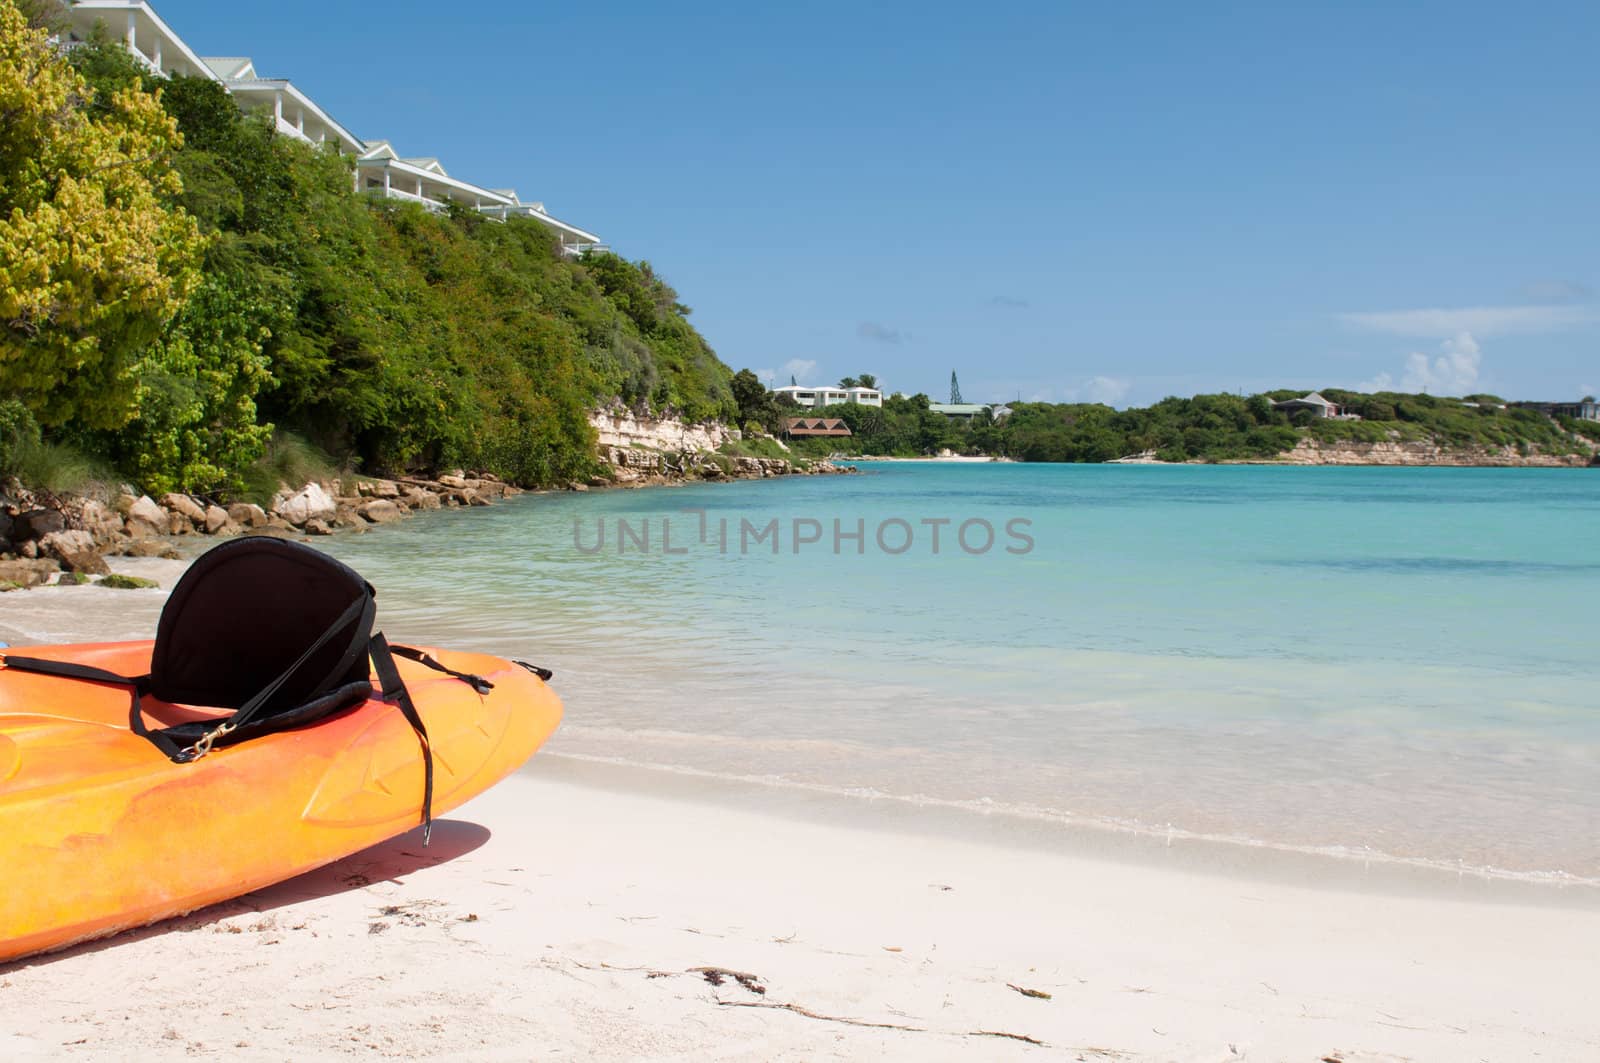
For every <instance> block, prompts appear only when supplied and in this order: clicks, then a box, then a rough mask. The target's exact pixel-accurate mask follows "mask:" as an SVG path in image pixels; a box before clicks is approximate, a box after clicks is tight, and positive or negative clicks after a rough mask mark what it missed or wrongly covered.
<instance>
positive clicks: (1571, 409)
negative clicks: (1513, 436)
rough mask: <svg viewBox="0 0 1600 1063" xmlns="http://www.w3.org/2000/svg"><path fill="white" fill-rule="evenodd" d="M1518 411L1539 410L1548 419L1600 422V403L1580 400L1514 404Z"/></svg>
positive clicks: (1591, 400) (1592, 400)
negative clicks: (1558, 418)
mask: <svg viewBox="0 0 1600 1063" xmlns="http://www.w3.org/2000/svg"><path fill="white" fill-rule="evenodd" d="M1511 405H1512V407H1513V408H1514V409H1518V410H1538V411H1539V412H1540V413H1542V414H1544V415H1545V416H1546V417H1571V418H1573V419H1574V420H1578V421H1600V402H1596V401H1595V400H1594V399H1580V400H1578V401H1577V402H1513V403H1512V404H1511Z"/></svg>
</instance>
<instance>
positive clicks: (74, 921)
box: [0, 642, 561, 962]
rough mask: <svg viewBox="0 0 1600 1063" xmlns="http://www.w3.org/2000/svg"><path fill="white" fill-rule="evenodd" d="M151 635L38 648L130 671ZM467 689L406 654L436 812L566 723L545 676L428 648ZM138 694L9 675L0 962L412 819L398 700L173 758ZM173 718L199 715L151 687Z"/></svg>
mask: <svg viewBox="0 0 1600 1063" xmlns="http://www.w3.org/2000/svg"><path fill="white" fill-rule="evenodd" d="M151 646H152V644H151V643H148V642H137V643H114V644H102V645H81V646H56V647H28V649H27V650H25V651H19V652H23V653H26V655H27V656H30V657H49V658H54V659H57V660H70V661H76V662H78V663H81V664H87V665H93V666H95V667H99V668H104V669H108V670H110V671H114V672H118V673H120V674H122V675H129V676H134V675H142V674H144V673H145V672H146V671H148V670H149V663H150V650H151ZM430 652H432V653H433V655H434V656H435V657H437V658H438V659H439V660H440V661H442V662H443V663H444V664H446V665H448V666H450V667H452V668H455V669H457V670H459V671H463V672H471V673H474V674H477V675H481V676H483V677H484V678H486V679H488V680H489V681H490V682H492V683H494V689H493V690H492V691H490V692H489V693H488V694H486V695H479V694H478V693H476V692H475V691H474V690H473V689H472V688H471V687H469V686H468V685H467V684H465V683H463V682H460V681H459V680H456V679H453V678H450V677H448V676H445V675H443V674H441V673H439V672H437V671H434V670H432V669H429V668H426V667H424V666H423V665H420V664H416V663H414V662H412V661H409V660H404V659H400V660H398V662H397V663H398V664H399V666H400V672H401V675H402V677H403V678H404V679H405V681H406V686H407V687H408V688H409V689H410V691H411V696H412V699H413V700H414V701H415V702H416V705H417V709H418V711H419V712H420V713H421V715H422V718H423V721H424V722H425V723H426V725H427V728H428V735H429V738H430V741H431V745H432V747H433V753H434V769H435V776H434V798H433V809H434V813H435V815H438V814H442V813H444V812H446V811H448V810H450V809H452V808H455V807H456V806H458V805H460V804H461V803H462V802H464V801H466V800H467V799H468V798H470V797H473V796H475V795H476V794H479V793H481V792H482V791H484V790H486V789H487V788H489V787H490V786H492V785H494V784H495V783H496V782H498V781H499V780H500V779H502V778H504V777H505V776H506V775H508V774H510V773H511V772H513V771H515V770H516V769H517V768H518V767H519V766H520V765H522V764H523V763H524V762H525V761H526V760H527V759H528V758H529V757H530V756H532V755H533V752H534V751H535V750H536V749H538V748H539V746H540V745H541V744H542V743H543V742H544V741H545V739H547V738H548V737H549V736H550V734H551V732H552V731H554V730H555V728H556V725H557V723H559V722H560V719H561V702H560V700H559V699H558V698H557V697H556V696H555V694H554V693H553V692H552V691H551V690H550V689H549V688H548V687H547V686H545V684H544V683H543V682H541V681H540V680H539V679H538V677H536V676H534V675H533V674H531V673H529V672H528V671H526V670H525V669H523V668H520V667H518V666H516V665H513V664H512V663H510V662H509V661H505V660H501V659H500V658H497V657H489V656H484V655H481V654H470V653H452V652H449V651H443V650H433V651H430ZM129 706H130V698H129V692H128V690H127V689H126V688H123V687H117V686H110V685H105V684H100V683H89V682H83V681H79V680H69V679H61V678H56V677H53V676H45V675H39V674H35V673H26V672H20V671H11V670H9V669H0V962H4V961H6V960H12V959H16V958H18V957H21V956H26V955H29V954H32V953H35V952H42V951H47V950H50V949H58V948H63V947H65V946H68V945H72V944H76V943H78V942H80V941H85V940H88V939H91V938H96V937H101V936H103V935H106V934H112V933H116V932H117V931H119V930H125V929H128V928H130V927H135V926H143V925H145V924H147V923H152V922H155V921H157V920H160V919H165V918H168V917H169V916H174V915H180V914H183V913H185V912H191V911H194V910H195V909H197V908H201V907H204V906H205V905H208V904H213V903H216V902H217V901H222V900H226V899H228V898H230V897H237V896H239V895H240V894H243V893H247V892H249V891H250V890H253V889H259V888H260V887H262V886H266V885H270V884H271V883H274V882H279V881H282V880H283V879H286V878H289V877H291V876H294V875H297V874H300V873H301V872H304V871H309V870H311V869H313V868H316V867H320V866H322V865H324V864H327V863H331V862H332V861H334V860H338V859H339V858H341V857H344V856H348V855H349V854H351V853H354V852H358V851H360V850H361V849H364V848H366V847H367V846H369V845H374V844H376V843H378V842H381V841H384V840H386V839H388V838H392V837H394V836H395V835H397V834H400V833H403V832H404V831H407V830H409V829H411V828H412V827H415V826H416V825H417V824H418V822H419V818H420V815H421V804H422V784H423V762H422V750H421V746H420V745H419V743H418V741H417V736H416V734H415V733H414V732H413V731H412V729H411V726H410V725H409V724H408V723H407V722H406V720H405V717H404V716H403V715H402V714H401V713H400V711H399V709H398V708H397V707H396V706H394V705H393V704H387V703H384V702H382V701H380V700H378V699H377V697H376V695H374V697H373V698H372V699H369V700H368V701H367V702H365V703H364V704H362V705H359V706H357V707H355V708H352V709H349V710H347V711H345V712H342V713H340V714H338V715H337V716H334V717H330V718H328V719H326V720H323V721H322V722H319V723H317V724H314V725H312V726H309V727H305V728H302V729H300V730H295V731H284V732H280V733H277V734H272V735H268V736H265V737H262V738H257V739H254V740H252V741H248V742H244V743H242V744H240V745H236V746H232V747H229V748H225V749H217V750H215V751H213V752H212V753H211V754H210V755H208V756H206V757H204V758H203V759H201V760H198V761H195V762H193V763H190V764H174V763H172V762H171V761H169V760H168V759H167V758H166V757H165V756H163V755H162V754H161V753H160V752H159V751H158V750H157V749H156V748H155V747H154V746H153V745H151V744H150V743H149V742H148V741H147V740H145V739H143V738H140V737H139V736H137V735H135V734H134V733H133V732H132V731H131V730H130V728H129V719H128V716H129ZM145 707H146V722H147V723H148V724H149V725H150V726H152V727H159V726H163V725H169V724H172V723H176V722H179V721H181V720H185V719H195V718H198V717H200V716H202V715H209V714H208V713H201V712H199V711H196V710H193V709H186V708H184V707H182V706H169V705H164V704H163V703H160V702H154V701H152V700H151V699H149V698H146V706H145Z"/></svg>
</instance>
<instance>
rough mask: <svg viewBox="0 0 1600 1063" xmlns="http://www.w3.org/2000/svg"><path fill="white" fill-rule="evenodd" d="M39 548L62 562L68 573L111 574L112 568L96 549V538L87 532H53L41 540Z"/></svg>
mask: <svg viewBox="0 0 1600 1063" xmlns="http://www.w3.org/2000/svg"><path fill="white" fill-rule="evenodd" d="M39 548H40V549H41V550H43V551H44V552H45V554H46V555H48V556H49V557H53V558H55V559H56V560H58V561H60V562H61V564H62V567H64V568H65V569H66V570H67V571H68V572H85V573H88V574H89V575H91V576H104V575H108V574H109V573H110V572H111V566H110V565H107V564H106V559H105V558H103V557H101V556H100V551H99V550H96V549H95V542H94V536H93V535H90V534H89V533H88V532H86V531H58V532H51V533H50V534H49V535H46V536H45V537H44V538H43V539H40V540H39Z"/></svg>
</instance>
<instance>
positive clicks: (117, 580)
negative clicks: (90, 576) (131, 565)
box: [94, 572, 161, 591]
mask: <svg viewBox="0 0 1600 1063" xmlns="http://www.w3.org/2000/svg"><path fill="white" fill-rule="evenodd" d="M94 582H95V586H97V587H110V588H111V589H112V590H115V591H139V590H148V589H150V588H151V587H159V586H161V584H159V583H157V582H156V581H155V580H153V579H145V578H144V577H143V576H124V575H122V574H121V573H120V572H113V573H112V574H111V575H109V576H101V577H100V578H99V579H97V580H95V581H94Z"/></svg>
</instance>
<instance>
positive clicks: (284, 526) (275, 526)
mask: <svg viewBox="0 0 1600 1063" xmlns="http://www.w3.org/2000/svg"><path fill="white" fill-rule="evenodd" d="M257 530H258V531H264V532H265V531H278V532H283V533H285V535H284V536H283V537H287V535H289V534H291V533H293V531H294V525H293V524H290V523H289V522H288V521H286V520H284V519H283V518H282V517H268V518H267V522H266V523H265V524H263V525H262V526H261V527H260V528H259V529H257Z"/></svg>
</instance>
